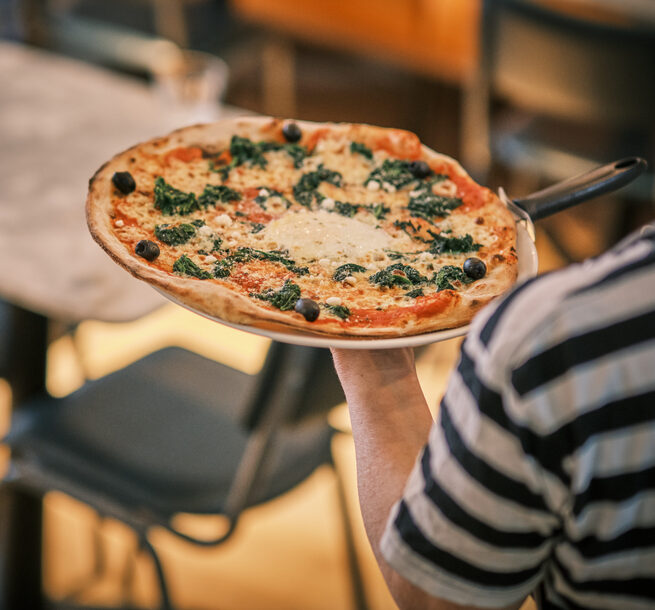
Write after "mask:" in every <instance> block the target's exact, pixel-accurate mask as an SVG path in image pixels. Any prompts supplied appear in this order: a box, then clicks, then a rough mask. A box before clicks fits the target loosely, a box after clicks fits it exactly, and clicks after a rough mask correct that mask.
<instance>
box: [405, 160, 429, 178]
mask: <svg viewBox="0 0 655 610" xmlns="http://www.w3.org/2000/svg"><path fill="white" fill-rule="evenodd" d="M409 171H410V172H411V173H412V176H414V178H427V177H428V176H429V175H430V174H431V173H432V170H431V169H430V166H429V165H428V164H427V163H426V162H425V161H412V162H411V163H410V164H409Z"/></svg>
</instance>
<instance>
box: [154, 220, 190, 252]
mask: <svg viewBox="0 0 655 610" xmlns="http://www.w3.org/2000/svg"><path fill="white" fill-rule="evenodd" d="M195 234H196V227H195V226H194V225H193V224H186V223H184V224H179V225H177V226H173V227H171V226H170V225H156V226H155V237H156V238H157V239H158V240H159V241H162V242H164V243H165V244H168V245H169V246H179V245H181V244H185V243H186V242H188V241H189V240H190V239H191V238H192V237H193V236H194V235H195Z"/></svg>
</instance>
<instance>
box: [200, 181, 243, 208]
mask: <svg viewBox="0 0 655 610" xmlns="http://www.w3.org/2000/svg"><path fill="white" fill-rule="evenodd" d="M240 199H241V193H239V192H238V191H235V190H234V189H231V188H230V187H229V186H225V185H224V184H208V185H206V186H205V190H204V191H203V192H202V195H200V197H199V198H198V203H199V204H200V205H201V206H202V207H203V208H208V207H209V206H210V205H216V203H218V202H219V201H220V202H222V203H228V202H229V201H239V200H240Z"/></svg>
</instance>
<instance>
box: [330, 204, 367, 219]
mask: <svg viewBox="0 0 655 610" xmlns="http://www.w3.org/2000/svg"><path fill="white" fill-rule="evenodd" d="M360 207H361V206H360V205H357V204H356V203H346V202H344V201H335V202H334V209H335V211H336V212H338V213H339V214H341V215H342V216H347V217H348V218H352V217H353V216H354V215H355V214H357V210H359V208H360Z"/></svg>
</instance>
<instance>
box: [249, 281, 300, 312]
mask: <svg viewBox="0 0 655 610" xmlns="http://www.w3.org/2000/svg"><path fill="white" fill-rule="evenodd" d="M250 296H252V297H254V298H256V299H261V300H262V301H268V302H269V303H270V304H271V305H273V307H277V308H278V309H279V310H281V311H290V310H291V309H293V308H294V306H295V304H296V301H297V300H298V299H299V298H300V286H298V285H297V284H294V283H293V282H292V281H291V280H286V281H285V282H284V284H283V286H282V288H280V290H278V291H275V290H273V289H271V288H269V289H267V290H264V292H260V293H259V294H251V295H250Z"/></svg>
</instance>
